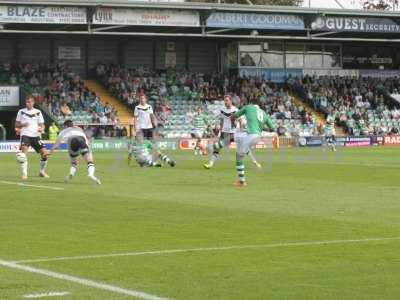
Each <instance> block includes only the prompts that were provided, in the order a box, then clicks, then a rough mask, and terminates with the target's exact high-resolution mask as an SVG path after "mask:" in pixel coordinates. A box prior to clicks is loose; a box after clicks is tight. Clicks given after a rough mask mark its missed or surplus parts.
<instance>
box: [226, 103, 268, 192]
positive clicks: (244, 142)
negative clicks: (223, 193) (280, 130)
mask: <svg viewBox="0 0 400 300" xmlns="http://www.w3.org/2000/svg"><path fill="white" fill-rule="evenodd" d="M242 116H244V117H245V118H246V122H247V129H246V133H245V134H243V135H242V136H241V137H240V138H238V139H237V141H236V144H237V145H236V170H237V173H238V176H239V180H238V181H237V182H236V183H235V186H237V187H244V186H246V185H247V183H246V177H245V170H244V169H245V167H244V163H243V159H244V157H245V156H246V155H247V154H248V153H249V152H250V150H251V149H252V148H253V147H255V145H256V144H257V142H258V141H259V140H260V139H261V134H262V132H263V131H264V130H267V129H270V130H275V125H274V124H273V123H272V120H271V118H270V116H268V115H267V113H266V112H265V111H263V110H262V109H261V108H260V107H259V106H258V100H257V99H252V100H251V101H250V104H248V105H246V106H244V107H242V108H241V109H240V110H239V111H238V112H236V113H235V114H234V115H233V116H232V119H233V120H235V119H238V118H240V117H242Z"/></svg>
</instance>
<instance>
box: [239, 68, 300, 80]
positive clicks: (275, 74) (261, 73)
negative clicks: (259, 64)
mask: <svg viewBox="0 0 400 300" xmlns="http://www.w3.org/2000/svg"><path fill="white" fill-rule="evenodd" d="M239 75H240V77H260V78H263V79H264V80H268V81H272V82H276V83H282V82H285V81H286V80H287V79H288V78H290V77H292V78H302V77H303V70H302V69H286V70H285V69H267V68H254V67H252V68H248V67H246V68H240V69H239Z"/></svg>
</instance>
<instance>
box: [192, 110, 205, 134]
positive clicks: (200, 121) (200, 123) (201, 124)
mask: <svg viewBox="0 0 400 300" xmlns="http://www.w3.org/2000/svg"><path fill="white" fill-rule="evenodd" d="M193 126H194V128H195V129H196V130H199V131H204V130H205V129H206V127H207V117H206V116H205V115H204V114H197V115H195V116H194V117H193Z"/></svg>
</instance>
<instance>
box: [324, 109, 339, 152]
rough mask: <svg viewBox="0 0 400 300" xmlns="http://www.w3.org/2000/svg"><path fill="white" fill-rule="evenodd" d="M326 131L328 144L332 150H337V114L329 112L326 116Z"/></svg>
mask: <svg viewBox="0 0 400 300" xmlns="http://www.w3.org/2000/svg"><path fill="white" fill-rule="evenodd" d="M324 131H325V132H324V135H325V144H326V146H327V147H329V148H331V149H332V151H336V130H335V116H334V115H333V114H329V115H328V117H327V118H326V124H325V126H324Z"/></svg>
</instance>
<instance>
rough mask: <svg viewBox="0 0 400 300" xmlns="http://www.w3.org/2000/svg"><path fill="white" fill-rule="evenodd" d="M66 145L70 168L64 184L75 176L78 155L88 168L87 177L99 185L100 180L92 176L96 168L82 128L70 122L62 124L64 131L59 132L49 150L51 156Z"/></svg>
mask: <svg viewBox="0 0 400 300" xmlns="http://www.w3.org/2000/svg"><path fill="white" fill-rule="evenodd" d="M63 142H65V143H67V145H68V153H69V157H70V158H71V168H70V171H69V174H68V175H67V176H66V177H65V182H66V183H67V182H69V181H70V180H71V179H72V178H73V177H74V176H75V175H76V171H77V168H78V162H79V155H82V157H83V158H84V159H85V161H86V163H87V168H88V177H89V178H90V179H91V180H92V181H93V182H95V183H97V184H101V182H100V180H99V179H98V178H97V177H96V176H95V175H94V173H95V170H96V167H95V165H94V160H93V154H92V152H91V151H90V148H89V141H88V139H87V137H86V135H85V133H84V132H83V130H82V128H80V127H77V126H74V123H73V122H72V121H71V120H67V121H65V122H64V130H62V131H61V132H60V134H59V135H58V137H57V140H56V142H55V143H54V145H53V148H52V149H51V152H50V153H51V154H53V152H54V150H56V149H57V148H58V147H59V146H60V144H61V143H63Z"/></svg>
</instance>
